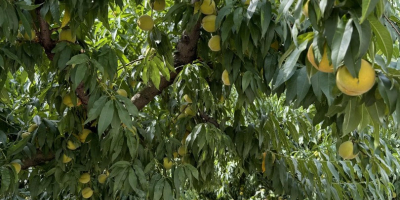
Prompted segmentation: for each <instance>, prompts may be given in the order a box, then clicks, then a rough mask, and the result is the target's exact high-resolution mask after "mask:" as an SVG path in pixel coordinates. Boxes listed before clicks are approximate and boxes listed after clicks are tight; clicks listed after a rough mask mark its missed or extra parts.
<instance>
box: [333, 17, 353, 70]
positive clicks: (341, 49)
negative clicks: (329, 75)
mask: <svg viewBox="0 0 400 200" xmlns="http://www.w3.org/2000/svg"><path fill="white" fill-rule="evenodd" d="M352 22H353V21H352V19H350V20H348V21H347V22H345V19H344V17H343V18H342V19H341V20H340V21H339V22H338V26H337V28H336V32H335V35H334V36H333V42H332V56H331V58H332V64H333V67H334V68H335V69H337V68H338V67H339V66H340V65H341V62H342V61H343V59H344V56H345V55H346V52H347V49H348V47H349V44H350V40H351V37H350V36H351V34H352V33H353V25H352V24H353V23H352Z"/></svg>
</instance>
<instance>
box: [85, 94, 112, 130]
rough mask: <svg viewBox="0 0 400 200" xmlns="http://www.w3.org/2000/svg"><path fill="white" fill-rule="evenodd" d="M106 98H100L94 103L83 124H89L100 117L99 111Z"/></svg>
mask: <svg viewBox="0 0 400 200" xmlns="http://www.w3.org/2000/svg"><path fill="white" fill-rule="evenodd" d="M106 101H107V96H102V97H100V98H99V99H97V101H96V102H94V105H93V108H92V109H90V110H89V114H88V118H87V120H86V121H85V124H87V123H88V122H91V121H92V120H94V119H97V117H98V116H99V115H100V112H101V110H102V109H103V107H104V105H105V104H106Z"/></svg>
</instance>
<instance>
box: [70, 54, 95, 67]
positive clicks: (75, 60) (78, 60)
mask: <svg viewBox="0 0 400 200" xmlns="http://www.w3.org/2000/svg"><path fill="white" fill-rule="evenodd" d="M88 61H89V57H88V56H87V55H86V54H78V55H76V56H73V57H72V58H71V59H70V60H69V61H68V62H67V63H66V65H72V64H76V65H78V64H82V63H87V62H88Z"/></svg>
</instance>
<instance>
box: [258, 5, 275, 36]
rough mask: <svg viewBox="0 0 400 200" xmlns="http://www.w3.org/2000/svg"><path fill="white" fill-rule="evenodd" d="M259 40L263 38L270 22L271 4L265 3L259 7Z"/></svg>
mask: <svg viewBox="0 0 400 200" xmlns="http://www.w3.org/2000/svg"><path fill="white" fill-rule="evenodd" d="M260 9H261V38H264V36H265V33H267V30H268V27H269V24H270V22H271V13H272V12H271V3H270V2H269V1H267V2H266V3H264V4H263V5H262V6H261V8H260Z"/></svg>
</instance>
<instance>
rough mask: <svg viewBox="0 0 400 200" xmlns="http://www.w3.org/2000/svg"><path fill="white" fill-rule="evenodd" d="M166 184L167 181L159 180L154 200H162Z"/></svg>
mask: <svg viewBox="0 0 400 200" xmlns="http://www.w3.org/2000/svg"><path fill="white" fill-rule="evenodd" d="M164 182H165V180H164V179H163V178H162V179H160V180H158V182H157V184H156V186H155V187H154V198H153V200H159V199H161V196H162V193H163V188H164Z"/></svg>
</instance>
